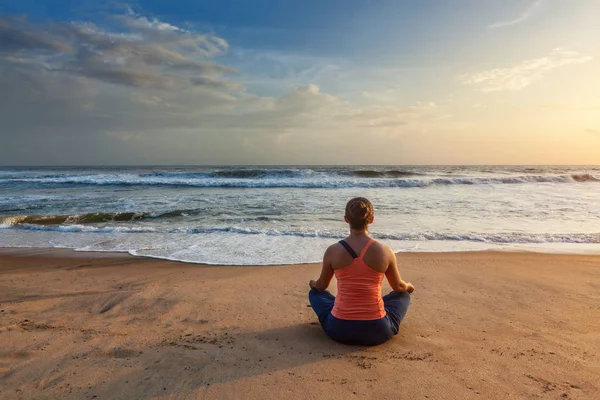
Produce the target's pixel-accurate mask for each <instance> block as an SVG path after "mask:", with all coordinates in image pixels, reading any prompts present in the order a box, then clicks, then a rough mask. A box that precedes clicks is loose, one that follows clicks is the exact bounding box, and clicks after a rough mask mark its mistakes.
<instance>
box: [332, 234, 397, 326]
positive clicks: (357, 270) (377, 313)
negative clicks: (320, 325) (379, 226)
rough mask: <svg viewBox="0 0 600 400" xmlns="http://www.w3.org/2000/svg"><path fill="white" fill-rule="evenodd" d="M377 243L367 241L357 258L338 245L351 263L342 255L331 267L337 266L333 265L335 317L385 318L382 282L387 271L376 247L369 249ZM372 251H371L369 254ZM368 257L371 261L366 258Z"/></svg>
mask: <svg viewBox="0 0 600 400" xmlns="http://www.w3.org/2000/svg"><path fill="white" fill-rule="evenodd" d="M376 243H377V242H376V241H375V240H374V239H370V240H369V241H368V242H367V243H366V244H365V245H364V246H363V248H362V250H361V252H360V254H356V252H355V251H354V250H353V248H352V246H350V245H349V244H348V243H346V241H340V243H339V244H340V246H342V247H343V248H344V252H345V253H346V254H347V256H349V257H351V261H349V260H348V257H347V256H346V255H344V254H343V253H342V254H340V257H339V258H338V259H337V260H336V262H335V263H334V264H336V265H332V267H333V270H334V274H335V277H336V279H337V286H338V295H337V298H336V300H335V304H334V306H333V310H332V312H331V314H332V315H333V316H334V317H336V318H339V319H344V320H363V321H364V320H375V319H380V318H383V317H384V316H385V309H384V304H383V300H382V298H381V282H382V281H383V276H384V273H385V270H386V269H387V260H386V257H385V253H384V252H381V251H377V250H378V249H377V247H378V246H377V245H375V246H372V245H373V244H376ZM377 244H378V243H377ZM355 245H356V244H355ZM371 247H373V249H372V251H369V249H370V248H371ZM367 254H368V255H369V256H370V257H368V258H367V257H366V256H367ZM366 259H368V260H369V261H371V263H372V264H373V265H374V267H375V268H372V267H371V264H368V263H367V262H366ZM348 261H349V263H348ZM336 267H337V268H336Z"/></svg>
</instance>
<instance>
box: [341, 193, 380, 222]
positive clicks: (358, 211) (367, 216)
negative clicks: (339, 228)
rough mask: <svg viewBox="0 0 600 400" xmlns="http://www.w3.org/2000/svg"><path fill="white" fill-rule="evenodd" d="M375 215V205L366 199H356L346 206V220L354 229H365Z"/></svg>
mask: <svg viewBox="0 0 600 400" xmlns="http://www.w3.org/2000/svg"><path fill="white" fill-rule="evenodd" d="M374 215H375V214H374V212H373V204H371V202H370V201H369V200H368V199H366V198H364V197H355V198H353V199H352V200H350V201H349V202H348V204H346V218H348V222H349V223H350V227H351V228H352V229H365V228H366V227H367V225H369V222H370V221H371V219H372V218H373V216H374Z"/></svg>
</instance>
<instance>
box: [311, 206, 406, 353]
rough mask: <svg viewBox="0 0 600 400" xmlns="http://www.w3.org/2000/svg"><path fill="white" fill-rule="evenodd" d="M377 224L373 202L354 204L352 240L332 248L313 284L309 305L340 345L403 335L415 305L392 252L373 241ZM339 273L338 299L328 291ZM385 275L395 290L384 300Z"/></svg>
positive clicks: (348, 217) (348, 214)
mask: <svg viewBox="0 0 600 400" xmlns="http://www.w3.org/2000/svg"><path fill="white" fill-rule="evenodd" d="M373 219H374V213H373V205H372V204H371V202H370V201H369V200H367V199H365V198H364V197H357V198H354V199H352V200H350V201H349V202H348V204H347V205H346V215H345V216H344V220H345V221H346V222H347V223H348V224H349V225H350V236H348V237H347V238H346V239H344V240H341V241H339V242H338V243H336V244H333V245H331V246H329V248H328V249H327V250H326V251H325V255H324V256H323V269H322V271H321V276H320V277H319V279H318V280H316V281H314V280H311V281H310V283H309V285H310V288H311V289H310V292H309V293H308V298H309V300H310V305H311V306H312V308H313V310H314V311H315V313H316V314H317V317H319V322H320V323H321V326H322V327H323V330H324V331H325V333H327V335H329V336H330V337H331V338H332V339H333V340H336V341H338V342H341V343H346V344H358V345H377V344H381V343H383V342H385V341H387V340H388V339H390V338H391V337H392V336H394V335H396V334H398V329H399V326H400V322H401V321H402V319H403V318H404V315H405V314H406V311H407V310H408V305H409V304H410V294H409V293H412V292H413V290H415V287H414V286H413V285H412V284H410V283H406V282H404V281H403V280H402V279H401V278H400V273H399V272H398V266H397V265H396V256H395V255H394V252H393V251H392V249H391V248H390V247H389V246H386V245H384V244H383V243H380V242H378V241H376V240H375V239H372V238H371V237H369V231H368V226H369V224H371V223H373ZM334 274H335V277H336V279H337V287H338V296H337V298H336V297H335V296H333V295H332V294H331V293H330V292H329V291H328V290H326V289H327V287H329V284H330V283H331V278H332V277H333V275H334ZM384 275H385V277H386V278H387V280H388V282H389V284H390V286H391V287H392V289H393V291H392V292H391V293H389V294H388V295H386V296H383V297H381V282H382V281H383V276H384Z"/></svg>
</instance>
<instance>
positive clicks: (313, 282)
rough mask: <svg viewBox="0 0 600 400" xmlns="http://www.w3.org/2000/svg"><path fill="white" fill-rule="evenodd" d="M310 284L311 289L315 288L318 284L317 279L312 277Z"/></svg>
mask: <svg viewBox="0 0 600 400" xmlns="http://www.w3.org/2000/svg"><path fill="white" fill-rule="evenodd" d="M308 286H310V288H311V289H314V288H315V287H316V286H317V281H315V280H314V279H311V280H310V282H308Z"/></svg>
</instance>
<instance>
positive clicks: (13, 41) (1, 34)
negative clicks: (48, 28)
mask: <svg viewBox="0 0 600 400" xmlns="http://www.w3.org/2000/svg"><path fill="white" fill-rule="evenodd" d="M35 50H45V51H50V52H66V51H69V50H70V46H69V45H68V44H67V43H64V42H63V41H61V38H56V37H53V36H52V35H47V34H45V33H44V32H42V31H37V30H32V29H29V27H28V25H27V23H26V22H23V21H20V20H17V19H2V18H0V54H2V53H9V54H10V53H15V52H20V51H35Z"/></svg>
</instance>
